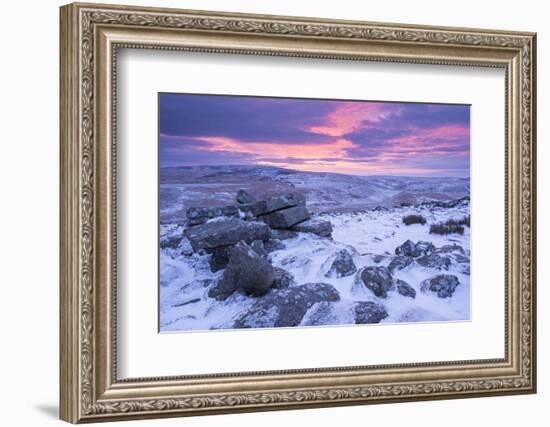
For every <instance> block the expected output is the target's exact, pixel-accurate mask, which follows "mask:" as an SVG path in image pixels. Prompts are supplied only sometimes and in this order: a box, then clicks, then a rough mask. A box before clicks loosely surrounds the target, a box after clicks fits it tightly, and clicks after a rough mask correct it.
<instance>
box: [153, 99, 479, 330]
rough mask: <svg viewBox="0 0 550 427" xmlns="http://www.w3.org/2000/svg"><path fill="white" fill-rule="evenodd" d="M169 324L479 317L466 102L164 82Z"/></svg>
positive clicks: (162, 277) (164, 269) (162, 199)
mask: <svg viewBox="0 0 550 427" xmlns="http://www.w3.org/2000/svg"><path fill="white" fill-rule="evenodd" d="M158 102H159V112H158V114H159V185H160V188H159V328H160V331H161V332H174V331H193V330H194V331H204V330H212V329H242V328H279V327H313V326H336V325H348V326H349V325H365V324H384V323H401V322H404V323H407V322H435V321H458V320H469V319H470V106H469V105H462V104H433V103H414V102H393V101H392V102H384V101H367V100H365V101H362V100H361V101H357V100H335V99H298V98H276V97H258V96H238V95H206V94H179V93H160V94H159V98H158Z"/></svg>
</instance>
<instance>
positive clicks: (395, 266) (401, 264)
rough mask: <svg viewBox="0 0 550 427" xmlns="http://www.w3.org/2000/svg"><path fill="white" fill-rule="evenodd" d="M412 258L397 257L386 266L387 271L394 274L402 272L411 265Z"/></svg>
mask: <svg viewBox="0 0 550 427" xmlns="http://www.w3.org/2000/svg"><path fill="white" fill-rule="evenodd" d="M413 261H414V260H413V258H412V257H410V256H404V255H398V256H396V257H395V258H394V259H392V260H391V262H390V264H389V265H388V269H389V270H390V272H391V273H395V272H396V271H398V270H403V269H405V268H407V267H408V266H409V265H411V264H412V263H413Z"/></svg>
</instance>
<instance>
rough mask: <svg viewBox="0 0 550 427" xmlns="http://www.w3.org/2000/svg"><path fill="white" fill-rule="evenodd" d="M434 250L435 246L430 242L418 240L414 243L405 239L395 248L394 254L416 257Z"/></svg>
mask: <svg viewBox="0 0 550 427" xmlns="http://www.w3.org/2000/svg"><path fill="white" fill-rule="evenodd" d="M434 251H435V246H434V245H433V243H431V242H424V241H419V242H417V243H416V244H415V243H414V242H413V241H411V240H407V241H406V242H405V243H403V244H402V245H401V246H398V247H397V248H395V255H403V256H409V257H413V258H417V257H419V256H422V255H430V254H432V253H433V252H434Z"/></svg>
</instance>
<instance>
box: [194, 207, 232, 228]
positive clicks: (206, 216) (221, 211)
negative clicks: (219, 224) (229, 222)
mask: <svg viewBox="0 0 550 427" xmlns="http://www.w3.org/2000/svg"><path fill="white" fill-rule="evenodd" d="M185 214H186V216H187V224H188V225H189V226H193V225H200V224H204V223H205V222H207V221H208V220H210V219H213V218H218V217H238V216H239V210H238V209H237V207H236V206H233V205H230V206H215V207H208V208H195V207H191V208H188V209H187V211H186V213H185Z"/></svg>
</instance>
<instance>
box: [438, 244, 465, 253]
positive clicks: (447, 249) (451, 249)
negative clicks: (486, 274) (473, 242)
mask: <svg viewBox="0 0 550 427" xmlns="http://www.w3.org/2000/svg"><path fill="white" fill-rule="evenodd" d="M435 252H436V253H438V254H449V253H456V252H457V253H459V254H462V255H464V248H463V247H462V246H460V245H458V244H456V243H453V244H452V245H443V246H441V247H440V248H437V249H436V250H435Z"/></svg>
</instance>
